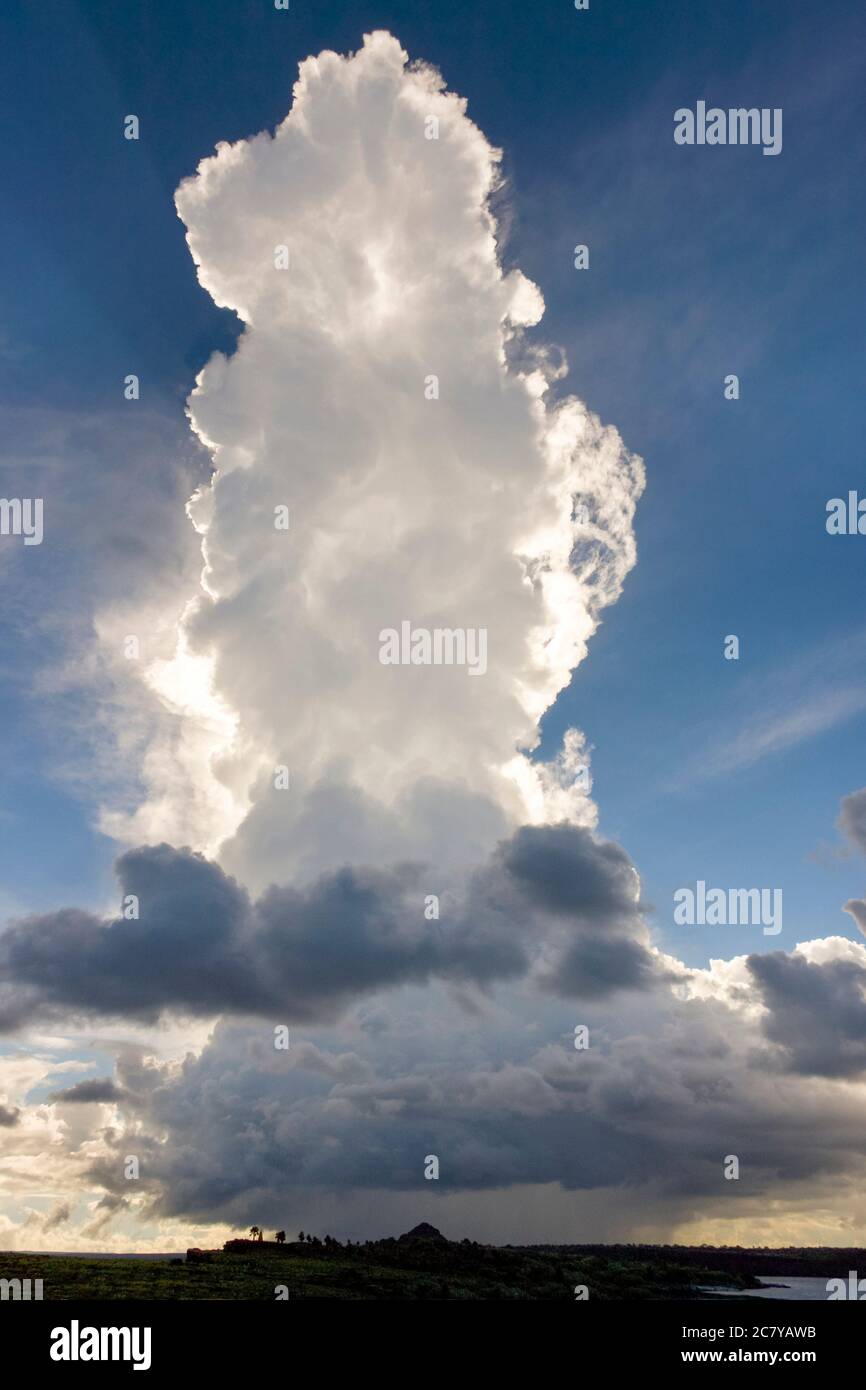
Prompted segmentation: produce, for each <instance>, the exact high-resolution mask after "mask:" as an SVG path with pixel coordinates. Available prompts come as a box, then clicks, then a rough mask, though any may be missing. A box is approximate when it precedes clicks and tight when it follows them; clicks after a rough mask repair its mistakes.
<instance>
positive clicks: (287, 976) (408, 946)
mask: <svg viewBox="0 0 866 1390" xmlns="http://www.w3.org/2000/svg"><path fill="white" fill-rule="evenodd" d="M117 870H118V876H119V879H120V884H121V890H122V894H123V896H124V897H126V896H127V895H130V894H134V895H135V896H136V897H137V898H138V900H139V910H140V917H139V919H138V920H125V919H122V918H121V919H118V920H115V921H112V922H108V923H106V922H104V921H102V920H100V919H99V918H97V917H95V916H93V915H92V914H90V913H86V912H82V911H78V910H75V909H65V910H62V911H59V912H54V913H49V914H46V915H43V916H39V917H32V918H28V919H24V920H22V921H19V922H16V923H13V924H12V925H11V926H10V927H9V928H8V929H7V931H6V932H5V933H4V934H3V935H2V937H0V970H2V978H3V981H4V984H3V986H2V991H0V1026H3V1027H5V1028H7V1029H9V1028H15V1027H16V1026H19V1025H21V1024H22V1023H23V1022H25V1021H28V1020H31V1019H32V1018H34V1017H36V1016H39V1015H41V1014H47V1015H51V1014H55V1013H58V1012H61V1011H64V1010H66V1011H71V1012H79V1013H85V1014H88V1013H98V1014H103V1015H119V1016H126V1017H130V1018H138V1019H146V1020H152V1019H155V1018H156V1017H157V1016H158V1015H159V1014H160V1013H161V1012H162V1011H164V1010H177V1011H181V1012H189V1013H194V1014H204V1015H208V1014H216V1013H222V1012H231V1013H235V1014H273V1015H275V1016H276V1017H277V1019H279V1020H283V1019H287V1020H314V1019H319V1018H333V1017H334V1016H336V1015H337V1014H338V1013H339V1011H340V1010H341V1009H342V1008H344V1007H345V1006H346V1005H347V1004H348V1003H349V1002H350V1001H351V1000H353V999H355V998H356V997H358V996H359V995H363V994H368V993H372V992H374V991H376V990H380V989H382V988H386V987H393V986H396V985H401V984H406V983H416V984H417V983H422V982H424V981H428V980H431V979H434V978H439V979H444V980H449V981H453V982H455V983H467V982H468V983H471V984H474V985H476V986H480V987H485V986H489V985H492V984H493V983H495V982H496V981H505V980H513V979H517V978H520V977H522V976H525V975H527V974H528V973H529V972H530V971H531V970H533V968H534V967H535V966H536V965H538V969H539V983H541V984H542V985H543V986H544V987H545V988H547V989H549V990H553V991H554V992H557V993H561V994H565V995H569V996H573V997H585V998H595V997H605V996H607V995H609V994H611V993H613V992H614V991H615V990H617V989H620V988H625V989H634V988H647V987H649V986H650V985H652V984H653V983H658V982H660V981H661V980H662V979H663V978H664V975H663V974H662V972H661V971H660V970H659V969H658V967H657V964H656V958H655V956H654V955H653V954H652V952H651V950H650V948H649V936H648V932H647V929H646V927H645V925H644V923H643V919H642V917H641V913H640V905H639V902H638V897H637V876H636V874H635V871H634V869H633V867H632V866H631V864H630V861H629V860H628V857H627V855H626V854H625V852H624V851H623V850H622V849H620V847H619V846H617V845H613V844H610V843H607V842H604V841H600V840H597V839H596V838H595V837H594V836H593V835H592V834H590V833H589V832H588V831H585V830H581V829H578V828H576V827H573V826H553V827H523V828H522V829H521V830H519V831H518V832H517V833H516V834H515V835H514V836H512V837H511V839H510V840H507V841H505V842H503V844H501V845H500V846H499V847H498V849H497V850H496V852H495V853H494V855H493V856H492V857H491V859H490V860H489V861H488V863H487V864H486V865H485V866H484V867H483V868H481V869H479V870H478V871H477V872H476V873H475V874H474V875H473V876H472V878H471V879H470V881H469V884H468V887H467V888H466V890H465V892H464V893H462V894H461V895H460V896H459V898H458V897H457V896H456V895H455V900H454V901H453V902H452V901H451V900H450V898H449V900H446V901H444V903H443V912H442V917H441V919H440V920H438V921H435V920H434V921H427V920H425V917H424V898H425V894H426V893H428V892H429V891H430V889H429V887H428V886H427V885H426V880H427V878H428V877H429V876H428V875H427V874H426V873H425V872H424V871H422V869H421V868H420V867H418V866H415V865H398V866H395V867H392V868H390V869H387V870H378V869H372V868H363V867H362V868H358V867H352V868H344V869H341V870H338V871H337V872H334V873H328V874H324V875H322V876H321V877H320V878H319V879H317V880H316V882H315V883H313V884H312V885H311V886H310V887H309V888H306V889H303V890H299V889H296V888H291V887H271V888H270V889H268V891H267V892H265V893H264V894H263V895H262V896H261V897H260V898H259V899H258V900H257V901H255V902H253V901H252V900H251V898H250V896H249V895H248V894H247V892H246V891H245V890H244V889H243V888H242V887H240V886H239V885H238V884H237V883H236V881H235V880H234V879H232V878H230V877H228V876H227V875H226V874H225V873H224V872H223V871H222V869H220V868H219V866H218V865H216V864H214V863H212V862H210V861H208V860H206V859H204V858H203V857H202V856H201V855H198V854H194V853H192V852H191V851H189V850H175V849H173V848H171V847H170V846H168V845H159V846H154V847H144V848H141V849H137V850H132V851H129V852H128V853H127V854H125V855H123V856H122V857H121V858H120V859H119V860H118V864H117ZM542 955H543V957H544V959H543V963H542V962H541V961H540V958H541V956H542ZM86 1084H88V1083H85V1085H86ZM75 1091H76V1088H73V1092H72V1093H71V1094H70V1093H67V1096H66V1098H67V1099H73V1100H75V1099H81V1098H83V1097H80V1096H77V1095H76V1094H74V1093H75Z"/></svg>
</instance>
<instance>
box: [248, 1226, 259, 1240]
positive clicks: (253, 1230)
mask: <svg viewBox="0 0 866 1390" xmlns="http://www.w3.org/2000/svg"><path fill="white" fill-rule="evenodd" d="M250 1235H251V1236H252V1238H253V1240H255V1238H256V1236H258V1238H259V1240H261V1238H262V1233H261V1231H260V1229H259V1227H258V1226H250Z"/></svg>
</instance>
